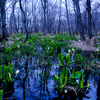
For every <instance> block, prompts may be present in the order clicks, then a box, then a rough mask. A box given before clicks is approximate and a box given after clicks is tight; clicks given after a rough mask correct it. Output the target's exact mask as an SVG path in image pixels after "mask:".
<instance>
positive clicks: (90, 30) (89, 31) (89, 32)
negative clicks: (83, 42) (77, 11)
mask: <svg viewBox="0 0 100 100" xmlns="http://www.w3.org/2000/svg"><path fill="white" fill-rule="evenodd" d="M86 3H87V12H88V34H89V39H91V38H92V37H93V36H92V25H91V24H92V23H91V4H90V0H87V2H86Z"/></svg>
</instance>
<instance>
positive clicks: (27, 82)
mask: <svg viewBox="0 0 100 100" xmlns="http://www.w3.org/2000/svg"><path fill="white" fill-rule="evenodd" d="M38 62H39V59H38V57H37V58H36V57H33V58H32V59H31V60H29V59H26V60H25V59H24V58H23V59H22V62H20V64H18V62H16V61H15V64H14V70H17V69H20V73H19V76H18V77H14V84H13V88H14V91H13V93H12V94H10V98H12V97H16V100H23V99H24V100H60V99H59V98H58V94H57V91H56V90H55V89H54V88H55V82H54V81H53V80H52V77H53V75H55V74H56V75H58V74H59V71H60V70H59V66H57V65H56V64H57V63H58V62H57V61H52V66H42V67H40V66H38V64H37V63H38ZM70 67H71V66H70ZM95 77H96V76H92V75H91V74H90V73H89V72H88V71H86V72H85V77H84V78H85V80H84V82H85V85H86V84H87V80H88V79H91V80H94V79H96V78H95ZM97 80H98V79H97ZM96 82H97V81H96ZM86 95H87V96H89V97H90V98H89V99H88V98H85V97H79V98H77V99H76V98H74V97H70V98H69V99H68V100H75V99H76V100H96V98H97V100H100V98H99V97H100V76H99V81H98V89H96V87H95V86H94V82H93V81H90V89H89V93H87V94H86ZM4 97H5V98H6V96H4ZM11 100H12V99H11ZM14 100H15V99H14Z"/></svg>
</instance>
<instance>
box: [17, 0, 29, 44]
mask: <svg viewBox="0 0 100 100" xmlns="http://www.w3.org/2000/svg"><path fill="white" fill-rule="evenodd" d="M19 4H20V9H21V12H22V13H23V16H24V27H25V32H26V38H25V40H24V41H23V43H25V42H26V41H27V39H28V31H27V18H26V13H25V11H24V10H23V8H22V4H21V0H19Z"/></svg>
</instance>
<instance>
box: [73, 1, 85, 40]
mask: <svg viewBox="0 0 100 100" xmlns="http://www.w3.org/2000/svg"><path fill="white" fill-rule="evenodd" d="M73 2H74V5H75V7H76V10H77V24H78V29H79V33H80V38H81V41H85V37H84V30H83V26H82V19H81V12H80V7H79V1H78V0H73Z"/></svg>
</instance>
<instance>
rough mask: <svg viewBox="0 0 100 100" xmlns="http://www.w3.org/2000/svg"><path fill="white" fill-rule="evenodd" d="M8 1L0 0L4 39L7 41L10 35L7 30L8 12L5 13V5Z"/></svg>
mask: <svg viewBox="0 0 100 100" xmlns="http://www.w3.org/2000/svg"><path fill="white" fill-rule="evenodd" d="M6 1H7V0H0V7H1V19H2V38H3V39H7V37H8V33H7V28H6V11H5V3H6Z"/></svg>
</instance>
